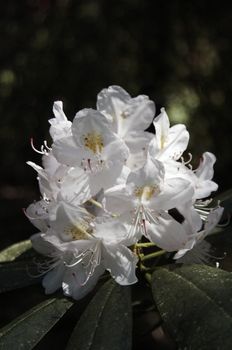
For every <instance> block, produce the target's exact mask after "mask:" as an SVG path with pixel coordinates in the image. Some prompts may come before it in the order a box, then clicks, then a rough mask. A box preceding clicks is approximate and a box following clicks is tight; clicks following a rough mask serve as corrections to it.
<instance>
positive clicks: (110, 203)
mask: <svg viewBox="0 0 232 350" xmlns="http://www.w3.org/2000/svg"><path fill="white" fill-rule="evenodd" d="M102 204H103V205H104V208H105V209H106V210H107V211H109V212H111V213H113V214H116V215H120V214H122V213H124V212H127V211H129V210H133V209H134V203H133V198H132V197H131V194H130V193H129V192H128V191H127V187H125V186H123V185H118V186H115V187H113V188H112V189H109V190H107V191H106V192H105V197H104V199H103V201H102Z"/></svg>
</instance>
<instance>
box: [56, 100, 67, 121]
mask: <svg viewBox="0 0 232 350" xmlns="http://www.w3.org/2000/svg"><path fill="white" fill-rule="evenodd" d="M53 113H54V115H55V117H56V119H57V120H58V121H66V120H67V118H66V115H65V114H64V111H63V102H62V101H55V102H54V104H53Z"/></svg>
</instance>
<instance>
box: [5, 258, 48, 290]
mask: <svg viewBox="0 0 232 350" xmlns="http://www.w3.org/2000/svg"><path fill="white" fill-rule="evenodd" d="M41 278H42V277H41V276H38V267H37V265H36V264H35V262H33V261H31V262H29V261H14V262H8V263H1V264H0V293H3V292H6V291H10V290H13V289H17V288H22V287H26V286H29V285H32V284H35V283H38V282H40V281H41Z"/></svg>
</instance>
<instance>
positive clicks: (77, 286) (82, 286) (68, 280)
mask: <svg viewBox="0 0 232 350" xmlns="http://www.w3.org/2000/svg"><path fill="white" fill-rule="evenodd" d="M104 270H105V269H104V268H103V267H102V266H97V267H96V269H95V270H94V273H93V275H91V276H90V277H89V278H88V279H87V276H86V271H85V270H84V268H83V267H82V266H81V265H78V266H77V267H74V268H69V269H67V270H66V272H65V275H64V278H63V283H62V288H63V292H64V294H65V295H67V296H70V297H72V298H73V299H75V300H79V299H81V298H83V297H84V296H85V295H87V294H88V293H89V292H91V290H92V289H93V288H94V287H95V285H96V283H97V281H98V279H99V277H100V276H101V275H102V273H103V272H104Z"/></svg>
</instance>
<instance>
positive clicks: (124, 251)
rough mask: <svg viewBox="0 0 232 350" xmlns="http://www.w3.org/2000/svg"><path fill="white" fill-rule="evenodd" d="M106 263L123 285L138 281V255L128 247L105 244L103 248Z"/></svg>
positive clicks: (112, 274)
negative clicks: (136, 273)
mask: <svg viewBox="0 0 232 350" xmlns="http://www.w3.org/2000/svg"><path fill="white" fill-rule="evenodd" d="M103 254H104V265H105V268H106V270H108V271H109V272H110V273H111V276H112V277H113V278H114V279H115V281H116V282H117V283H119V284H121V285H129V284H133V283H136V282H137V277H136V275H135V269H136V264H137V261H138V259H137V257H136V256H135V255H134V254H133V253H132V252H131V250H129V249H128V248H127V247H125V246H122V245H115V246H112V245H111V246H105V249H104V250H103Z"/></svg>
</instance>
